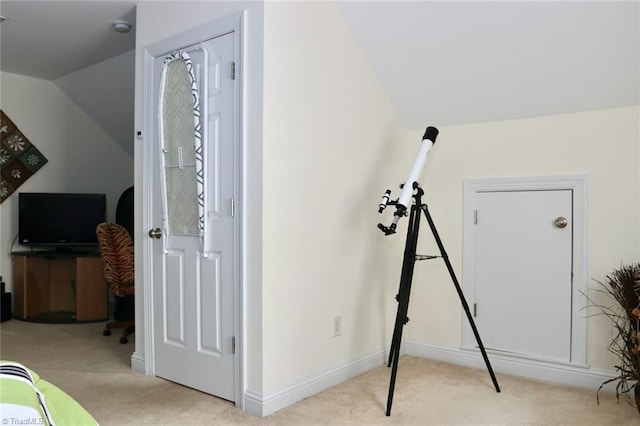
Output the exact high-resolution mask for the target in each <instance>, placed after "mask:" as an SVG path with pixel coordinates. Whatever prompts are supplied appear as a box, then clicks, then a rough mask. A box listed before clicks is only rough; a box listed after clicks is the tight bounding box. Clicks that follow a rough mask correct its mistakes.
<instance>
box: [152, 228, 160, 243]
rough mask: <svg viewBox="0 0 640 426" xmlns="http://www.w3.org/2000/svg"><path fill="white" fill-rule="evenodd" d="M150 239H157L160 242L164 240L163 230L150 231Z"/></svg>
mask: <svg viewBox="0 0 640 426" xmlns="http://www.w3.org/2000/svg"><path fill="white" fill-rule="evenodd" d="M149 238H155V239H157V240H159V239H160V238H162V230H161V229H160V228H153V229H149Z"/></svg>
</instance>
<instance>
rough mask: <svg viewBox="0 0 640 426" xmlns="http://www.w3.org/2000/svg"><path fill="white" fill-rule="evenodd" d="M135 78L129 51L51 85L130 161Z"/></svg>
mask: <svg viewBox="0 0 640 426" xmlns="http://www.w3.org/2000/svg"><path fill="white" fill-rule="evenodd" d="M134 74H135V50H130V51H129V52H125V53H122V54H120V55H118V56H115V57H113V58H110V59H107V60H105V61H102V62H99V63H97V64H95V65H91V66H89V67H87V68H84V69H81V70H79V71H76V72H73V73H71V74H67V75H65V76H63V77H60V78H58V79H57V80H55V81H54V83H55V84H56V85H57V86H58V87H60V89H61V90H62V91H63V92H64V93H66V94H67V96H69V98H71V99H72V100H73V101H74V102H75V103H76V104H77V105H78V106H79V107H80V108H82V110H83V111H84V112H85V113H86V114H87V115H89V116H90V117H91V118H92V119H93V120H94V121H95V122H96V124H98V125H99V126H100V127H101V128H102V129H103V130H104V131H105V132H106V133H107V134H109V136H110V137H111V138H112V139H113V140H114V141H115V142H117V143H118V144H119V145H120V146H121V147H122V149H124V151H125V152H126V153H127V154H129V156H130V157H132V158H133V147H134V144H133V135H134V133H133V105H134V99H133V98H134V91H135V90H134V89H135V88H134V81H135V75H134Z"/></svg>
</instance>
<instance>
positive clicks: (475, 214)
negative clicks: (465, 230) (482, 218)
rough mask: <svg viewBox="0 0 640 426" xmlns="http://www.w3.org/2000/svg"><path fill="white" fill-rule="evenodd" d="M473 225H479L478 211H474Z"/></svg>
mask: <svg viewBox="0 0 640 426" xmlns="http://www.w3.org/2000/svg"><path fill="white" fill-rule="evenodd" d="M473 224H474V225H477V224H478V210H474V211H473Z"/></svg>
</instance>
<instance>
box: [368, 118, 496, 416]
mask: <svg viewBox="0 0 640 426" xmlns="http://www.w3.org/2000/svg"><path fill="white" fill-rule="evenodd" d="M437 136H438V129H436V128H435V127H427V130H426V131H425V132H424V136H423V137H422V145H421V146H420V150H419V151H418V155H417V157H416V159H415V161H414V162H413V166H412V167H411V171H410V172H409V176H407V180H405V182H404V184H403V185H402V186H401V188H402V193H401V194H400V198H398V199H397V200H395V201H390V200H389V199H390V198H391V190H389V189H387V190H386V191H385V193H384V195H383V196H382V201H381V202H380V204H379V205H378V212H379V213H382V212H383V211H384V209H385V208H386V207H387V205H394V206H396V211H395V213H394V214H393V222H392V223H391V225H389V226H384V225H383V224H381V223H379V224H378V228H380V230H382V232H384V233H385V235H391V234H395V232H396V225H397V223H398V219H400V218H401V217H402V216H407V215H408V216H409V224H408V226H407V239H406V242H405V247H404V259H403V261H402V272H401V275H400V288H399V290H398V294H397V295H396V301H397V302H398V312H397V314H396V321H395V325H394V328H393V338H392V339H391V346H390V350H389V360H388V363H387V366H388V367H391V366H392V364H393V367H392V369H391V380H390V382H389V394H388V396H387V416H390V415H391V405H392V404H393V392H394V389H395V385H396V375H397V372H398V358H399V357H400V347H401V343H402V330H403V328H404V326H405V324H407V323H408V322H409V317H408V316H407V313H408V310H409V297H410V294H411V285H412V280H413V270H414V266H415V263H416V261H418V260H429V259H436V258H438V257H440V258H442V260H444V263H445V265H446V266H447V270H448V271H449V275H450V276H451V280H452V281H453V284H454V286H455V288H456V291H457V292H458V297H460V302H461V303H462V308H463V309H464V312H465V314H466V315H467V319H468V320H469V325H470V326H471V330H472V331H473V334H474V336H475V338H476V342H477V343H478V348H480V352H481V353H482V358H483V359H484V362H485V364H486V365H487V370H488V371H489V375H490V376H491V380H492V381H493V386H494V387H495V388H496V392H500V386H499V385H498V380H497V379H496V376H495V374H494V373H493V368H492V367H491V363H490V362H489V358H488V357H487V352H486V350H485V348H484V345H483V344H482V340H481V339H480V334H479V332H478V329H477V327H476V325H475V322H474V320H473V315H471V310H470V309H469V304H468V303H467V300H466V299H465V297H464V293H463V292H462V288H461V287H460V283H459V282H458V279H457V278H456V274H455V272H454V270H453V266H452V265H451V262H450V261H449V256H448V255H447V252H446V251H445V249H444V245H443V244H442V240H441V239H440V235H439V234H438V231H437V229H436V225H435V224H434V222H433V219H432V217H431V214H430V213H429V208H428V207H427V205H426V204H423V203H422V196H423V195H424V190H423V189H422V188H420V185H419V184H418V181H417V180H418V177H420V173H421V172H422V168H423V167H424V163H425V162H426V161H427V154H428V153H429V151H430V150H431V148H432V147H433V144H435V142H436V137H437ZM412 198H413V201H412ZM422 214H424V216H425V218H426V219H427V223H428V224H429V228H430V229H431V233H432V234H433V238H434V240H435V242H436V244H437V245H438V248H439V249H440V256H431V255H418V254H416V248H417V247H418V233H419V230H420V218H421V217H422Z"/></svg>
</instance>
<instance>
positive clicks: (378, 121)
mask: <svg viewBox="0 0 640 426" xmlns="http://www.w3.org/2000/svg"><path fill="white" fill-rule="evenodd" d="M264 84H265V92H264V100H265V101H264V154H263V155H264V166H263V167H264V176H263V188H264V194H263V197H264V201H263V257H262V265H263V282H262V285H263V289H262V294H263V307H262V309H263V324H262V329H263V333H264V335H263V347H264V352H263V355H264V360H263V365H264V392H265V394H267V395H268V394H270V393H273V392H275V391H277V390H283V389H287V388H288V387H290V386H293V385H294V384H296V383H300V381H301V380H302V379H304V378H310V377H316V376H317V375H322V374H324V373H326V372H328V371H332V370H333V369H335V368H338V367H343V366H345V365H346V364H348V363H349V362H351V361H354V360H357V359H358V358H360V357H363V356H365V355H369V354H372V353H375V352H378V351H380V350H381V349H382V348H383V347H384V346H385V345H387V344H388V339H389V337H390V335H389V332H390V328H391V324H392V323H389V319H390V318H389V315H387V313H388V305H390V304H392V302H393V300H392V297H393V296H392V294H391V293H390V291H395V289H397V282H393V283H391V285H390V286H391V287H392V288H393V290H389V287H388V286H386V285H385V283H384V282H383V280H382V270H383V266H382V263H381V259H383V257H384V253H381V252H380V250H384V247H382V246H380V245H379V240H380V239H382V238H384V237H382V233H381V232H380V231H379V230H378V229H377V226H376V225H377V222H378V221H379V220H380V217H379V216H378V214H377V204H378V202H379V201H380V197H381V196H382V193H383V192H384V189H386V188H387V187H386V185H389V183H388V179H386V178H385V176H386V175H388V173H389V168H390V169H394V167H395V166H394V165H395V164H396V163H397V161H396V157H397V156H398V154H399V152H401V151H402V150H403V149H405V146H404V145H403V144H404V142H405V140H406V138H405V133H404V130H403V128H402V126H401V123H400V120H399V117H398V116H397V114H396V112H395V110H394V108H393V105H392V104H391V102H390V100H389V99H388V98H387V96H386V94H385V92H384V90H383V89H382V87H381V85H380V82H379V81H378V80H377V77H376V76H375V74H374V73H373V70H372V69H371V67H370V66H369V64H368V63H367V61H366V59H365V57H364V55H363V53H362V51H361V50H360V48H359V47H358V45H357V43H356V41H355V40H354V38H353V36H352V34H351V32H350V31H349V29H348V28H347V26H346V25H345V22H344V20H343V17H342V15H341V14H340V13H339V11H338V10H337V8H336V6H335V4H333V3H328V2H303V3H296V2H273V3H271V2H268V3H267V4H266V5H265V67H264ZM397 183H400V182H399V181H398V182H397ZM394 184H395V183H394ZM336 315H341V316H342V335H341V336H340V337H333V320H334V317H335V316H336Z"/></svg>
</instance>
